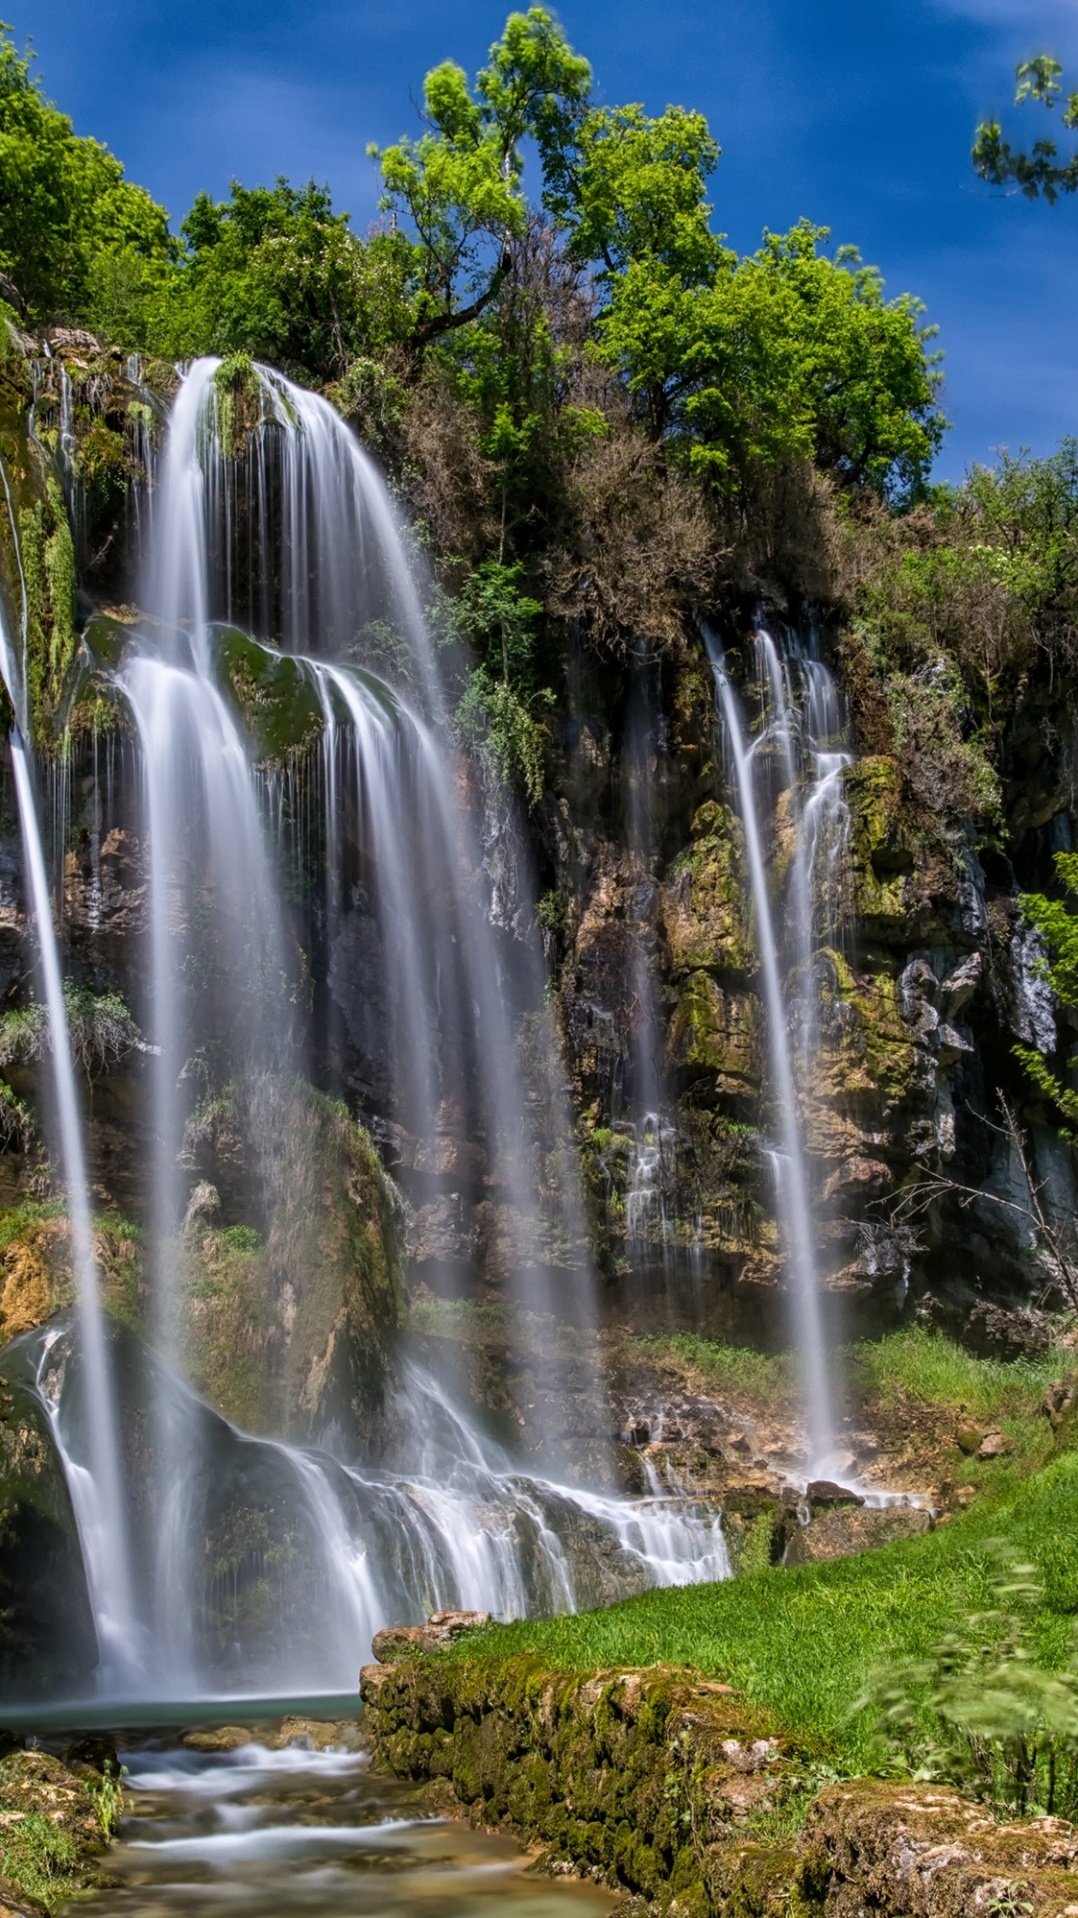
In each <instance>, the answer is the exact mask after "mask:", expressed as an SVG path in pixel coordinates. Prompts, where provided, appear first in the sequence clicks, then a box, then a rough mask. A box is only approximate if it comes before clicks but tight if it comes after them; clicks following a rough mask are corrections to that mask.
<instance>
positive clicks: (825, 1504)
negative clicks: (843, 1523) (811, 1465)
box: [805, 1478, 865, 1513]
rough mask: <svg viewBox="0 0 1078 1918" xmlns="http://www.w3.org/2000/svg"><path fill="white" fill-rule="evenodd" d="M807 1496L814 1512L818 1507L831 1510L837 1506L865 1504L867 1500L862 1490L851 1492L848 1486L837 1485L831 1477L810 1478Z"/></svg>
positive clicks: (806, 1490)
mask: <svg viewBox="0 0 1078 1918" xmlns="http://www.w3.org/2000/svg"><path fill="white" fill-rule="evenodd" d="M805 1497H806V1498H807V1499H808V1502H809V1504H810V1506H811V1507H812V1510H813V1513H815V1512H816V1510H817V1508H819V1510H820V1511H822V1512H830V1511H833V1510H834V1509H835V1508H836V1506H840V1505H863V1504H864V1502H865V1501H864V1499H863V1498H862V1497H861V1494H860V1492H851V1491H850V1489H849V1487H848V1486H846V1485H836V1484H835V1483H834V1481H833V1479H829V1478H814V1479H810V1481H809V1483H808V1485H807V1486H806V1488H805Z"/></svg>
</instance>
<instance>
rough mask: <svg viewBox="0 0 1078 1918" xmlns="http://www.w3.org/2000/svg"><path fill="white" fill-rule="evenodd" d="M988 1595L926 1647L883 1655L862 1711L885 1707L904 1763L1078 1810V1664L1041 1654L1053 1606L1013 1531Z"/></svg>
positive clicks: (1004, 1805) (1026, 1803)
mask: <svg viewBox="0 0 1078 1918" xmlns="http://www.w3.org/2000/svg"><path fill="white" fill-rule="evenodd" d="M987 1557H988V1565H989V1592H988V1604H987V1606H986V1607H985V1609H984V1610H980V1611H976V1612H973V1613H972V1614H971V1613H967V1612H963V1613H961V1614H957V1615H956V1616H955V1618H954V1619H953V1620H952V1621H951V1622H950V1623H949V1625H948V1627H947V1629H946V1630H945V1631H944V1633H943V1634H942V1636H941V1637H940V1638H939V1639H938V1641H937V1642H936V1643H935V1644H934V1645H933V1646H932V1647H931V1649H930V1650H929V1651H928V1653H927V1654H924V1655H914V1656H912V1657H905V1658H900V1659H896V1660H894V1661H890V1662H887V1663H884V1664H882V1665H880V1666H879V1667H877V1669H876V1670H875V1671H874V1672H873V1673H872V1675H871V1677H870V1679H869V1683H868V1685H867V1686H866V1688H865V1690H864V1691H863V1692H862V1694H861V1696H860V1697H859V1698H858V1700H857V1701H856V1705H855V1708H854V1709H855V1710H858V1711H863V1710H867V1711H869V1712H875V1713H876V1714H877V1715H878V1718H879V1722H880V1729H881V1733H882V1736H883V1738H884V1740H885V1743H886V1747H887V1749H888V1751H889V1753H890V1755H891V1757H892V1759H893V1760H894V1761H897V1763H898V1764H899V1765H901V1766H902V1767H903V1768H904V1769H908V1770H910V1771H913V1772H914V1773H915V1775H916V1776H917V1777H919V1778H928V1779H940V1780H946V1781H947V1782H948V1783H950V1784H954V1785H959V1786H961V1787H962V1788H963V1790H965V1791H969V1792H972V1793H973V1794H974V1795H975V1796H976V1797H978V1798H982V1799H985V1800H986V1801H987V1802H988V1803H989V1804H992V1805H995V1806H997V1807H998V1808H999V1809H1000V1810H1001V1811H1006V1812H1010V1813H1014V1814H1017V1815H1018V1816H1019V1817H1024V1816H1025V1815H1026V1814H1027V1813H1029V1812H1033V1811H1036V1812H1048V1813H1059V1814H1061V1815H1062V1816H1063V1817H1071V1816H1073V1814H1074V1812H1075V1811H1076V1810H1078V1674H1076V1673H1075V1672H1074V1671H1072V1670H1067V1669H1064V1670H1055V1671H1051V1670H1046V1669H1045V1668H1044V1667H1043V1665H1041V1664H1039V1663H1038V1662H1037V1661H1036V1657H1035V1646H1034V1643H1033V1639H1032V1631H1031V1627H1032V1622H1033V1619H1034V1617H1035V1616H1036V1612H1037V1610H1038V1608H1039V1607H1040V1606H1041V1605H1042V1604H1043V1599H1044V1587H1043V1581H1042V1579H1041V1577H1040V1574H1039V1572H1038V1570H1037V1568H1036V1566H1035V1565H1031V1564H1026V1563H1023V1561H1022V1559H1021V1555H1020V1554H1019V1553H1018V1552H1017V1551H1016V1550H1015V1548H1014V1547H1013V1546H1011V1545H1009V1544H1008V1543H1007V1542H1006V1541H1005V1540H999V1541H994V1542H992V1543H990V1544H989V1546H988V1548H987Z"/></svg>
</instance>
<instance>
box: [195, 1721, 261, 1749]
mask: <svg viewBox="0 0 1078 1918" xmlns="http://www.w3.org/2000/svg"><path fill="white" fill-rule="evenodd" d="M254 1736H255V1734H254V1730H253V1728H252V1727H251V1726H250V1725H207V1726H205V1727H202V1726H200V1727H198V1728H197V1729H196V1730H195V1731H190V1732H184V1733H183V1734H182V1736H181V1738H180V1744H181V1745H183V1746H184V1747H185V1749H186V1750H187V1751H192V1752H234V1751H239V1750H240V1749H241V1748H242V1747H243V1746H244V1745H250V1744H252V1743H253V1742H254Z"/></svg>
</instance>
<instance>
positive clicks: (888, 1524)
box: [786, 1505, 932, 1565]
mask: <svg viewBox="0 0 1078 1918" xmlns="http://www.w3.org/2000/svg"><path fill="white" fill-rule="evenodd" d="M931 1529H932V1516H931V1514H930V1513H929V1512H926V1511H919V1510H918V1509H917V1508H916V1507H914V1506H911V1505H888V1506H884V1507H883V1508H882V1509H881V1508H879V1507H869V1506H862V1507H851V1506H844V1507H842V1508H840V1509H839V1510H838V1511H831V1512H824V1513H822V1514H821V1515H820V1517H819V1518H814V1519H812V1520H811V1521H810V1523H809V1524H808V1525H804V1526H802V1527H801V1529H800V1530H799V1531H797V1532H795V1533H794V1536H793V1537H792V1538H791V1540H790V1543H789V1545H788V1546H787V1548H786V1563H787V1565H816V1564H819V1563H820V1562H821V1561H822V1560H825V1559H832V1558H853V1557H855V1556H856V1554H857V1553H858V1552H867V1551H871V1550H872V1549H873V1548H874V1547H876V1546H878V1545H894V1544H895V1543H896V1542H897V1541H898V1540H899V1539H904V1538H918V1537H920V1536H921V1534H922V1533H924V1532H930V1531H931Z"/></svg>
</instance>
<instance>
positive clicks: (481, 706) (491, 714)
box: [457, 666, 554, 806]
mask: <svg viewBox="0 0 1078 1918" xmlns="http://www.w3.org/2000/svg"><path fill="white" fill-rule="evenodd" d="M553 704H554V696H553V694H552V693H550V692H549V691H547V690H546V689H545V688H541V689H540V690H539V691H538V692H536V693H532V694H531V695H530V696H529V697H528V698H525V697H523V696H522V695H521V694H520V693H518V692H517V691H516V690H515V689H514V687H513V686H511V685H510V683H509V681H508V680H506V679H495V678H494V677H493V675H492V674H491V672H490V670H489V668H488V667H486V666H477V667H476V670H475V672H474V673H472V675H471V677H470V678H469V681H468V685H467V688H466V690H465V693H464V697H463V699H462V700H461V702H460V704H459V706H458V707H457V725H458V727H459V728H460V733H461V737H462V739H464V741H465V742H466V744H467V745H469V746H470V747H471V748H472V749H473V750H475V751H478V752H481V753H483V754H485V755H486V756H487V758H488V759H489V761H490V764H491V767H492V769H493V770H494V772H495V774H496V776H497V777H498V779H500V780H501V781H503V782H504V784H505V785H507V786H509V787H516V788H518V789H519V790H520V791H521V792H523V794H524V797H525V798H526V800H527V802H528V804H529V806H537V805H538V803H539V801H540V799H541V798H542V796H543V785H544V766H545V758H546V747H547V741H548V738H549V731H548V728H547V726H546V725H545V724H544V721H543V718H542V716H541V715H542V714H543V713H544V712H549V711H550V710H551V709H552V707H553Z"/></svg>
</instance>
